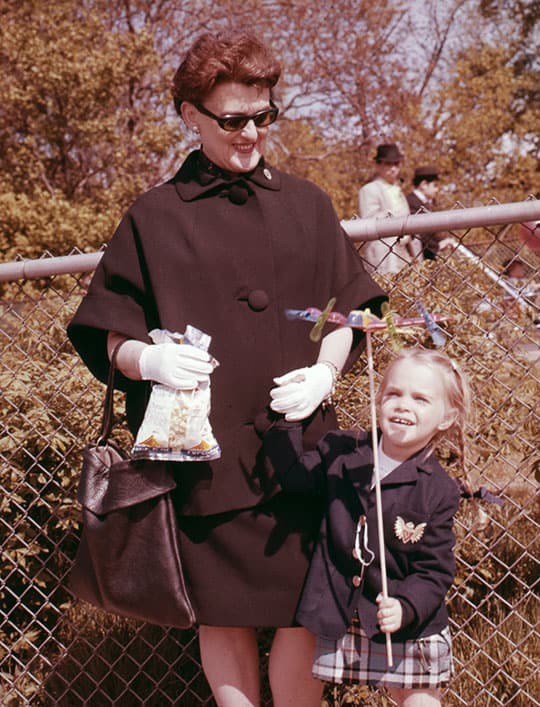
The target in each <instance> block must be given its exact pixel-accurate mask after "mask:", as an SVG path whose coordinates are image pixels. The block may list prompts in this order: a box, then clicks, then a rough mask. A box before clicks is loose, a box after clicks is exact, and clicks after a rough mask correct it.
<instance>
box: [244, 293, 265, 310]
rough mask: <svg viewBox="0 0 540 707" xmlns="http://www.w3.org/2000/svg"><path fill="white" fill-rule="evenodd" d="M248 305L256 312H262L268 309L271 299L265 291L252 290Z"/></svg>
mask: <svg viewBox="0 0 540 707" xmlns="http://www.w3.org/2000/svg"><path fill="white" fill-rule="evenodd" d="M247 300H248V304H249V306H250V307H251V309H253V310H254V311H255V312H262V310H263V309H266V308H267V307H268V303H269V302H270V298H269V297H268V295H267V294H266V292H265V291H264V290H251V292H250V293H249V295H248V298H247Z"/></svg>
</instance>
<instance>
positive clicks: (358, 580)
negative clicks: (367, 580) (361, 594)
mask: <svg viewBox="0 0 540 707" xmlns="http://www.w3.org/2000/svg"><path fill="white" fill-rule="evenodd" d="M352 583H353V584H354V586H355V587H359V586H360V584H361V583H362V580H361V578H360V577H359V576H358V575H357V574H355V575H354V577H353V578H352Z"/></svg>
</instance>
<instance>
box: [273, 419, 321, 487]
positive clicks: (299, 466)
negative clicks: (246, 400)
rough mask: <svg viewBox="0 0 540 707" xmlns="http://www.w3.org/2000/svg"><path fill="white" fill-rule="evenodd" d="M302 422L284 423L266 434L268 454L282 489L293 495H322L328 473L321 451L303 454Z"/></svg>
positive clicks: (279, 422)
mask: <svg viewBox="0 0 540 707" xmlns="http://www.w3.org/2000/svg"><path fill="white" fill-rule="evenodd" d="M302 436H303V430H302V425H301V424H300V423H290V422H285V420H280V421H278V422H276V423H275V424H274V425H272V426H271V427H269V429H267V431H266V432H265V433H264V436H263V439H264V442H263V444H264V453H265V456H266V458H267V459H268V461H269V462H270V465H271V467H272V471H273V473H274V474H275V475H276V478H277V479H278V481H279V483H280V486H281V487H282V488H283V489H284V490H285V491H289V492H291V493H302V494H310V495H317V496H318V495H321V494H322V493H323V492H324V489H325V479H326V474H325V470H324V464H323V460H322V457H321V454H320V453H319V450H318V449H314V450H312V451H309V452H304V451H303V444H302Z"/></svg>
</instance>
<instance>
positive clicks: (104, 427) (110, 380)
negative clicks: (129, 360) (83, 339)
mask: <svg viewBox="0 0 540 707" xmlns="http://www.w3.org/2000/svg"><path fill="white" fill-rule="evenodd" d="M123 343H125V340H123V341H120V342H118V344H116V346H115V347H114V349H113V352H112V355H111V363H110V365H109V374H108V376H107V390H106V391H105V402H104V403H103V420H102V422H101V432H100V435H99V438H98V441H97V443H98V444H105V443H106V442H107V440H108V439H109V436H110V434H111V431H112V419H113V402H114V376H115V373H116V356H117V354H118V350H119V349H120V347H121V346H122V344H123Z"/></svg>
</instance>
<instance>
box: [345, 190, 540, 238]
mask: <svg viewBox="0 0 540 707" xmlns="http://www.w3.org/2000/svg"><path fill="white" fill-rule="evenodd" d="M538 220H540V199H530V200H528V201H520V202H515V203H509V204H492V205H489V206H475V207H471V208H454V209H449V210H447V211H434V212H426V213H421V214H411V215H410V216H388V217H387V218H357V219H352V220H347V221H342V222H341V225H342V226H343V228H344V229H345V231H346V232H347V233H348V235H349V236H350V238H351V240H353V241H375V240H377V238H387V237H389V236H404V235H409V234H410V235H414V234H420V233H435V232H437V231H455V230H461V229H468V228H475V227H477V226H495V225H497V226H502V225H504V224H507V223H524V222H530V221H538Z"/></svg>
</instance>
